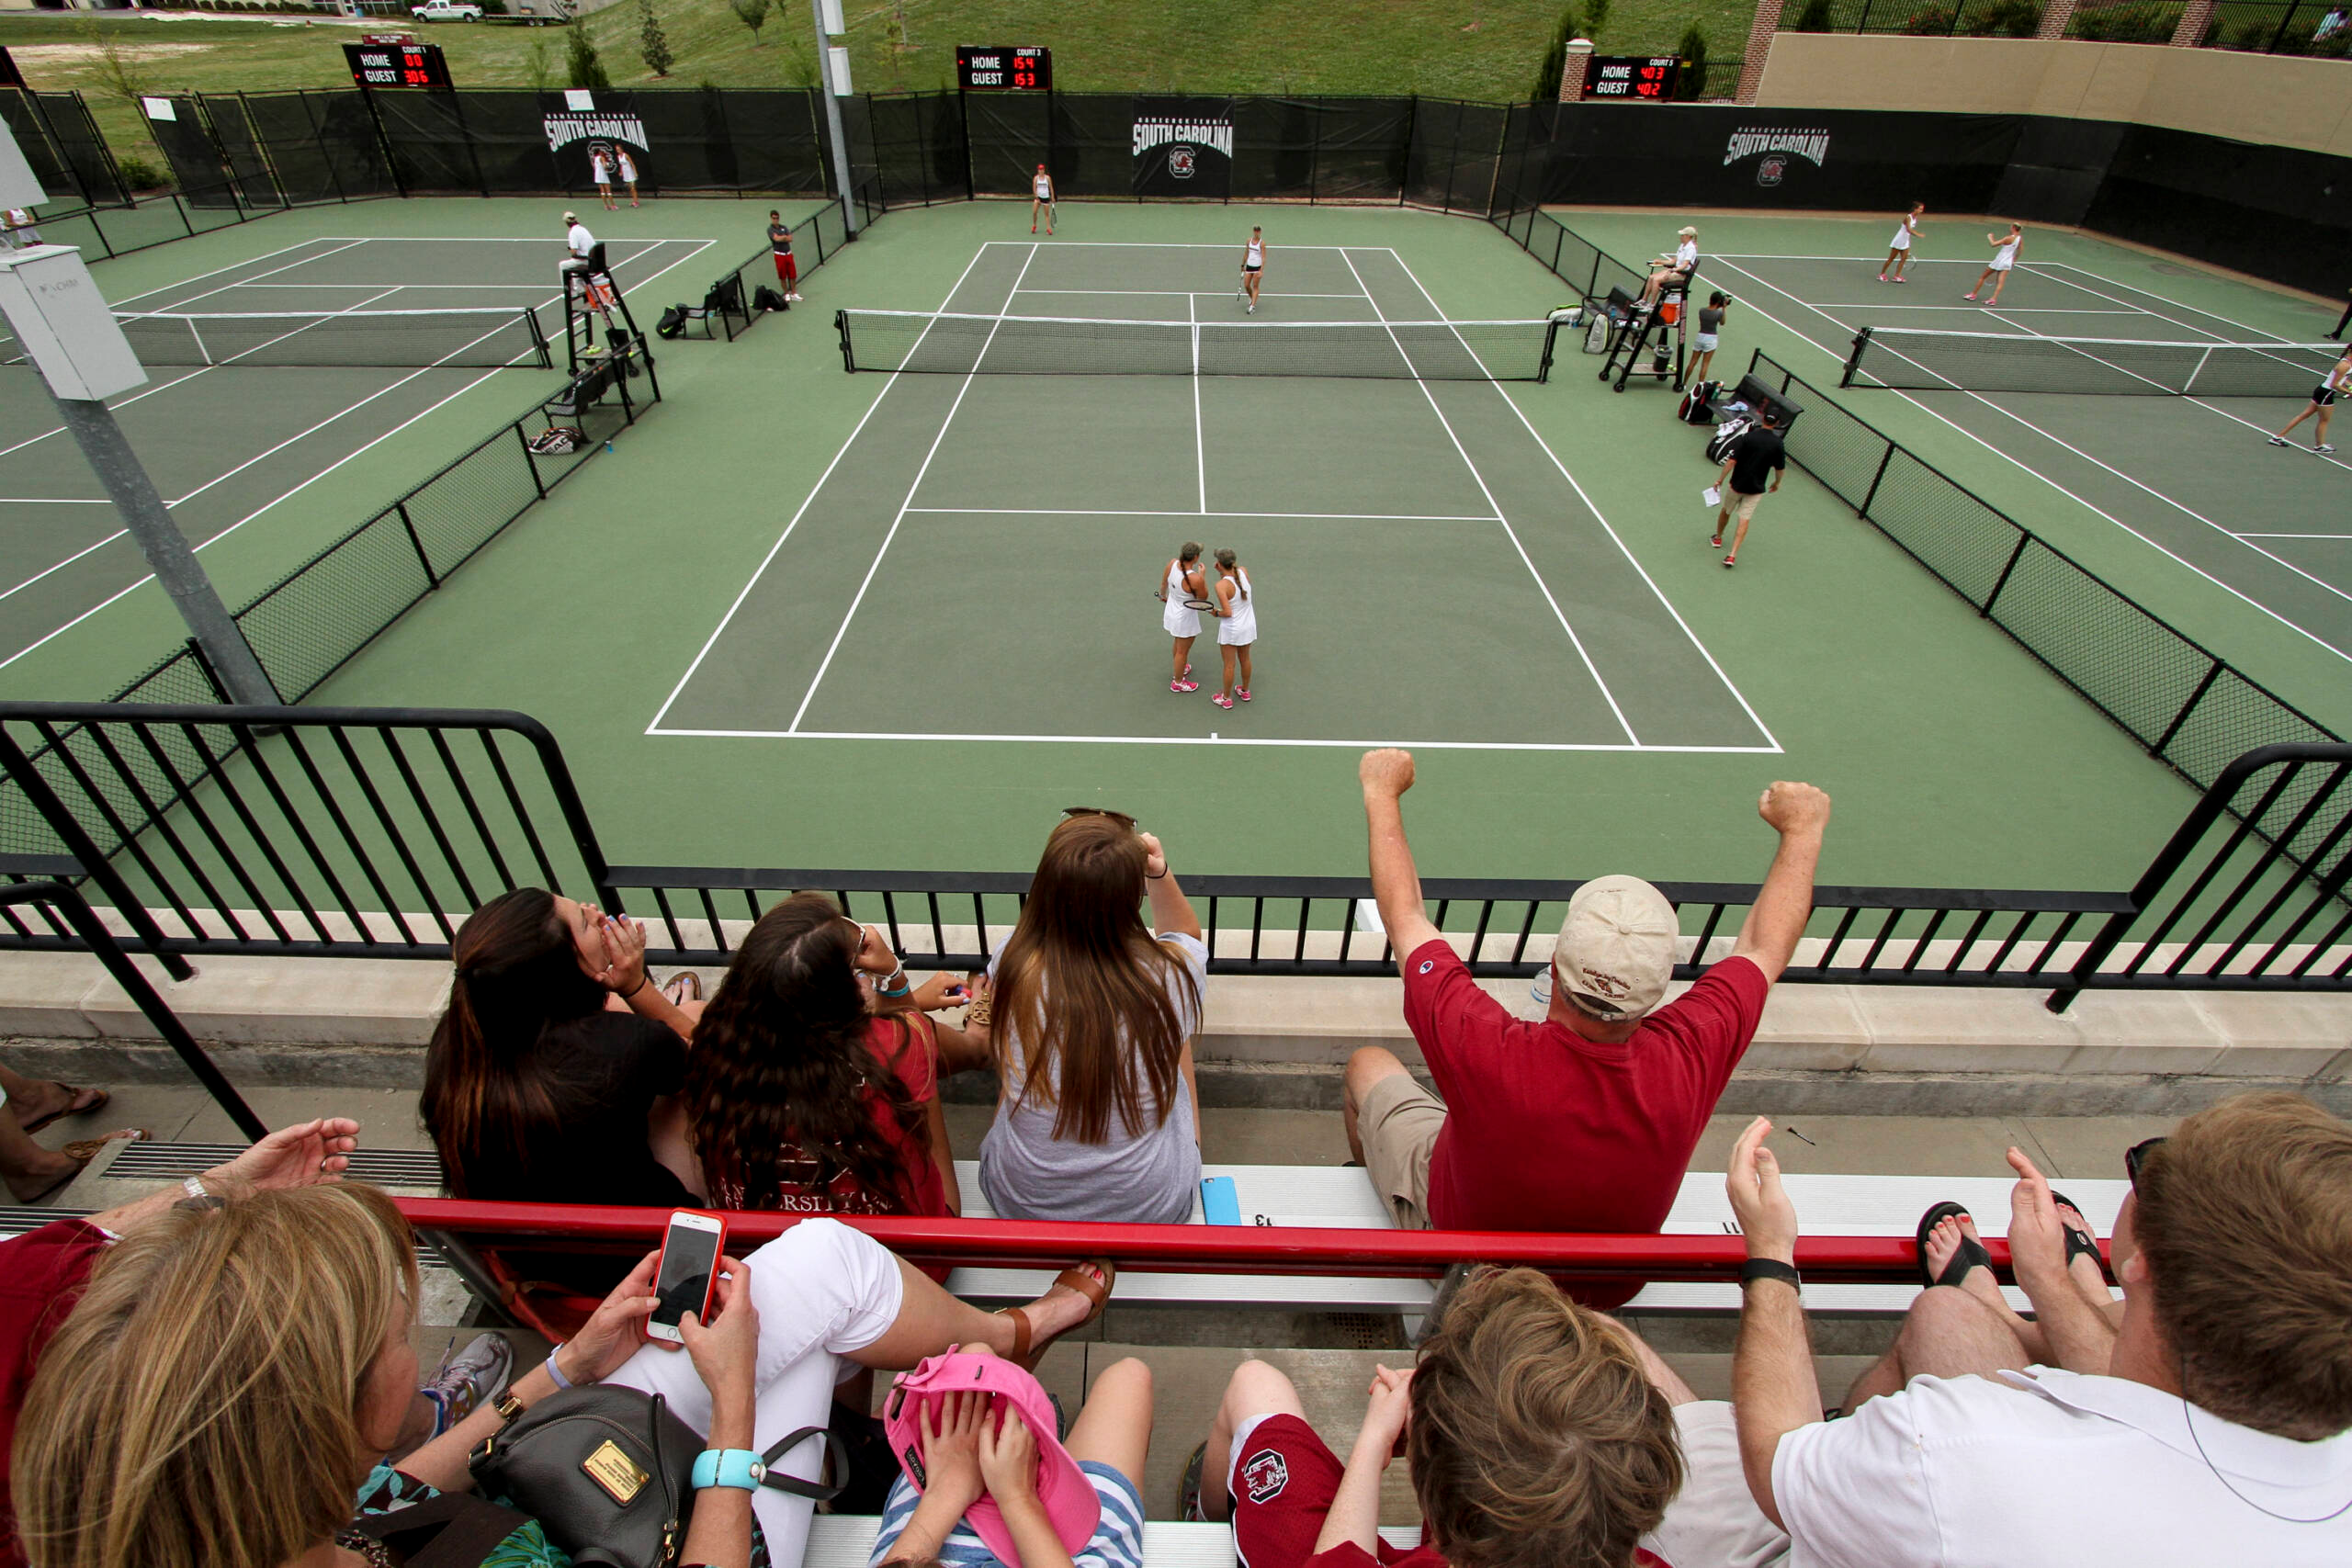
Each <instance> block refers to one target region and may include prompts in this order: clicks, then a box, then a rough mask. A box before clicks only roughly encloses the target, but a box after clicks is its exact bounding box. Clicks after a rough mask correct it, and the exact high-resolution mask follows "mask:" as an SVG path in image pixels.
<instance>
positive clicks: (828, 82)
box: [809, 0, 857, 240]
mask: <svg viewBox="0 0 2352 1568" xmlns="http://www.w3.org/2000/svg"><path fill="white" fill-rule="evenodd" d="M809 15H810V16H812V17H815V18H816V22H817V78H818V95H819V96H820V97H822V98H823V99H824V100H825V129H826V130H828V131H829V132H831V135H832V139H833V178H834V180H835V182H836V183H838V184H839V185H840V186H841V190H842V230H843V231H844V232H846V233H847V234H848V235H849V237H850V238H851V239H853V240H854V239H856V238H857V200H856V198H855V197H854V195H853V194H852V193H851V190H850V183H849V142H848V141H847V139H846V138H844V137H843V136H842V100H841V95H840V94H838V93H836V92H835V91H834V90H833V34H835V33H845V32H847V31H848V30H849V29H848V28H846V27H844V26H843V25H842V0H809ZM844 60H846V55H844Z"/></svg>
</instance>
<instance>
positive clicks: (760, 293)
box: [752, 283, 792, 310]
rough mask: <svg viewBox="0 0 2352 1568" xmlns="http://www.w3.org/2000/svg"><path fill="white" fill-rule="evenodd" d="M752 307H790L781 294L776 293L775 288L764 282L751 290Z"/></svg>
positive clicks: (755, 308) (767, 308)
mask: <svg viewBox="0 0 2352 1568" xmlns="http://www.w3.org/2000/svg"><path fill="white" fill-rule="evenodd" d="M791 309H792V307H791V306H790V305H788V304H786V302H785V298H784V296H783V295H781V294H778V293H777V292H776V291H775V289H773V288H769V287H768V286H767V285H766V284H764V283H763V284H761V285H760V286H759V287H758V288H754V289H752V310H791Z"/></svg>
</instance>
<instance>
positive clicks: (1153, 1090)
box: [967, 807, 1208, 1224]
mask: <svg viewBox="0 0 2352 1568" xmlns="http://www.w3.org/2000/svg"><path fill="white" fill-rule="evenodd" d="M1146 898H1148V899H1149V900H1150V903H1151V924H1150V925H1149V926H1148V927H1147V926H1146V925H1145V924H1144V922H1143V921H1142V920H1141V919H1138V918H1137V916H1136V905H1137V904H1139V903H1141V902H1143V901H1144V900H1145V899H1146ZM1207 975H1208V948H1207V947H1206V946H1205V945H1204V944H1203V942H1202V941H1201V922H1200V921H1199V919H1196V918H1195V917H1194V916H1193V906H1192V905H1191V903H1190V902H1188V901H1187V900H1186V899H1185V897H1184V893H1183V889H1182V888H1181V887H1179V886H1177V884H1176V874H1175V873H1173V872H1171V871H1170V870H1169V868H1168V858H1167V856H1166V855H1165V854H1164V853H1163V852H1161V850H1160V845H1159V840H1158V839H1155V838H1153V837H1152V836H1151V835H1150V834H1148V833H1144V832H1138V831H1137V830H1136V823H1135V818H1132V817H1127V816H1124V815H1122V814H1121V813H1119V812H1115V811H1103V810H1099V809H1096V808H1094V807H1073V808H1071V809H1070V810H1069V811H1068V812H1066V813H1065V814H1064V819H1063V821H1062V822H1061V823H1060V824H1059V825H1058V826H1057V827H1056V828H1055V829H1054V830H1053V833H1052V835H1051V836H1050V837H1048V838H1047V839H1046V852H1045V854H1044V856H1043V857H1042V858H1040V859H1039V861H1038V862H1037V874H1036V876H1035V879H1034V880H1033V881H1032V882H1031V883H1030V885H1029V897H1028V901H1027V902H1026V903H1025V904H1024V905H1023V907H1022V910H1021V921H1020V923H1019V924H1018V925H1017V926H1015V927H1014V928H1013V931H1012V936H1011V937H1010V938H1008V939H1007V940H1006V942H1005V944H1004V945H1003V947H1001V949H999V950H998V952H997V953H996V956H995V959H994V960H993V962H991V964H989V982H990V988H989V990H988V991H987V992H986V993H985V994H984V995H983V996H982V998H980V1000H981V1003H982V1006H981V1007H979V1008H976V1009H975V1011H976V1012H978V1013H981V1014H982V1015H983V1016H984V1017H985V1018H986V1020H987V1021H986V1022H985V1023H984V1024H982V1025H981V1028H982V1029H983V1030H984V1031H986V1036H985V1037H986V1038H987V1040H988V1041H989V1044H990V1045H991V1048H992V1049H993V1050H994V1052H995V1055H996V1060H997V1067H998V1073H999V1075H1000V1077H999V1088H998V1095H997V1110H996V1121H995V1122H994V1124H993V1125H991V1126H990V1127H989V1132H988V1136H987V1138H986V1139H985V1140H984V1141H983V1142H982V1143H981V1145H980V1190H982V1191H983V1192H985V1193H986V1194H987V1195H988V1200H989V1203H990V1204H991V1205H992V1206H993V1207H994V1208H995V1210H996V1212H997V1213H999V1214H1001V1215H1004V1216H1007V1217H1009V1218H1013V1219H1027V1220H1128V1221H1134V1222H1136V1223H1138V1224H1182V1223H1183V1222H1184V1221H1185V1220H1186V1219H1188V1218H1189V1217H1190V1216H1191V1214H1192V1211H1193V1201H1194V1195H1195V1193H1196V1192H1197V1190H1198V1189H1199V1187H1200V1181H1201V1135H1200V1102H1199V1098H1198V1093H1199V1091H1198V1089H1196V1088H1195V1086H1194V1083H1193V1039H1192V1037H1193V1033H1194V1032H1196V1031H1197V1030H1198V1029H1199V1028H1200V1023H1201V994H1202V987H1203V985H1204V982H1205V980H1206V978H1207ZM968 1027H970V1026H969V1025H968V1024H967V1028H968Z"/></svg>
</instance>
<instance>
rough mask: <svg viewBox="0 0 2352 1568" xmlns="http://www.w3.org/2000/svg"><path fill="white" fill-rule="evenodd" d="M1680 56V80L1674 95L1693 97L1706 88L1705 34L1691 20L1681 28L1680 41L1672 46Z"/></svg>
mask: <svg viewBox="0 0 2352 1568" xmlns="http://www.w3.org/2000/svg"><path fill="white" fill-rule="evenodd" d="M1674 52H1675V53H1677V54H1679V55H1680V56H1681V57H1682V81H1681V84H1680V85H1679V87H1678V88H1677V90H1676V93H1675V96H1677V97H1681V98H1695V97H1697V96H1699V95H1701V94H1702V93H1703V92H1705V91H1706V90H1707V34H1706V31H1705V29H1704V28H1701V27H1700V26H1699V24H1698V23H1696V22H1693V23H1691V25H1690V26H1689V27H1687V28H1683V29H1682V41H1681V42H1679V43H1678V44H1676V45H1675V46H1674Z"/></svg>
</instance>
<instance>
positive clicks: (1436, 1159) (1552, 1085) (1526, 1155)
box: [1342, 750, 1829, 1310]
mask: <svg viewBox="0 0 2352 1568" xmlns="http://www.w3.org/2000/svg"><path fill="white" fill-rule="evenodd" d="M1359 776H1360V778H1361V780H1362V783H1363V803H1364V813H1365V817H1366V819H1367V821H1368V823H1369V825H1370V829H1371V840H1372V886H1373V892H1374V895H1375V897H1377V898H1378V899H1379V902H1380V918H1381V920H1382V922H1383V923H1384V924H1385V925H1386V927H1387V928H1388V937H1389V941H1390V942H1392V943H1393V944H1394V945H1395V949H1396V953H1397V964H1398V966H1399V967H1400V968H1401V969H1402V970H1403V971H1404V976H1405V1021H1406V1023H1407V1025H1408V1027H1410V1028H1411V1030H1412V1032H1413V1039H1414V1040H1415V1042H1416V1043H1419V1046H1420V1048H1421V1055H1422V1057H1423V1059H1424V1060H1425V1061H1427V1062H1428V1064H1429V1068H1430V1075H1431V1076H1432V1077H1435V1078H1436V1080H1437V1087H1438V1092H1439V1094H1442V1095H1443V1096H1444V1098H1443V1099H1442V1100H1440V1099H1439V1098H1438V1096H1437V1095H1433V1094H1431V1093H1430V1092H1429V1090H1427V1089H1423V1088H1422V1087H1421V1086H1420V1085H1419V1083H1418V1082H1417V1081H1416V1080H1415V1079H1414V1078H1413V1077H1412V1075H1411V1073H1410V1072H1409V1071H1408V1070H1407V1068H1406V1066H1405V1064H1404V1063H1403V1062H1402V1061H1400V1060H1399V1059H1398V1058H1397V1056H1396V1055H1395V1054H1394V1053H1392V1052H1389V1051H1385V1050H1383V1049H1381V1048H1380V1047H1379V1046H1376V1045H1368V1046H1365V1047H1364V1048H1363V1049H1362V1050H1360V1051H1358V1052H1357V1053H1356V1054H1355V1055H1354V1056H1352V1057H1351V1058H1350V1060H1349V1062H1348V1073H1347V1082H1346V1085H1345V1087H1344V1091H1343V1099H1342V1107H1343V1111H1344V1113H1345V1116H1346V1119H1347V1131H1348V1145H1349V1147H1350V1148H1351V1150H1353V1151H1354V1153H1355V1156H1356V1158H1357V1159H1359V1160H1361V1161H1362V1162H1363V1165H1364V1166H1365V1168H1366V1170H1365V1174H1366V1175H1368V1176H1369V1177H1371V1179H1372V1182H1373V1186H1374V1188H1375V1189H1376V1190H1378V1191H1379V1193H1380V1196H1381V1199H1382V1201H1384V1202H1385V1203H1386V1204H1387V1205H1388V1209H1389V1213H1391V1215H1392V1216H1393V1217H1394V1218H1395V1220H1396V1222H1397V1224H1399V1225H1402V1226H1406V1227H1408V1228H1409V1227H1422V1228H1434V1229H1438V1230H1496V1231H1614V1232H1631V1233H1636V1234H1654V1233H1655V1232H1656V1231H1657V1228H1658V1226H1659V1225H1661V1224H1664V1223H1665V1221H1666V1216H1667V1213H1668V1210H1670V1209H1672V1208H1673V1206H1674V1199H1675V1195H1676V1194H1677V1193H1678V1192H1679V1190H1681V1185H1682V1175H1683V1172H1684V1171H1685V1170H1686V1169H1687V1168H1689V1166H1690V1164H1691V1150H1692V1149H1694V1148H1696V1147H1697V1146H1698V1143H1699V1135H1700V1134H1702V1133H1703V1132H1704V1131H1705V1130H1706V1126H1707V1118H1708V1116H1709V1115H1710V1114H1712V1113H1713V1111H1714V1108H1715V1101H1716V1100H1717V1099H1718V1098H1720V1097H1721V1095H1722V1094H1723V1090H1724V1084H1725V1083H1726V1082H1728V1081H1729V1080H1730V1078H1731V1075H1732V1069H1733V1068H1735V1067H1736V1066H1738V1065H1739V1058H1740V1056H1741V1055H1743V1054H1744V1053H1745V1052H1746V1051H1747V1043H1748V1042H1749V1041H1750V1040H1752V1039H1754V1038H1755V1035H1756V1027H1757V1024H1758V1021H1760V1019H1761V1018H1762V1016H1763V1011H1764V997H1765V993H1766V992H1768V991H1769V990H1770V988H1771V986H1772V983H1773V982H1774V981H1775V980H1777V979H1779V978H1780V976H1781V970H1782V969H1783V968H1785V967H1786V966H1787V965H1788V962H1789V959H1790V957H1791V955H1792V954H1793V953H1795V951H1796V945H1797V939H1798V938H1799V937H1800V936H1802V935H1803V934H1804V924H1805V919H1806V917H1807V916H1809V915H1810V914H1811V913H1812V912H1813V874H1814V866H1815V863H1816V862H1818V860H1819V859H1820V856H1821V840H1822V835H1823V833H1824V832H1825V830H1826V829H1827V827H1828V824H1829V797H1828V796H1827V795H1824V794H1823V793H1822V792H1821V791H1819V790H1817V789H1815V788H1814V787H1813V786H1812V785H1811V784H1774V785H1772V786H1771V788H1770V789H1768V790H1766V791H1765V792H1764V795H1763V797H1762V798H1761V799H1760V800H1758V803H1757V813H1758V816H1760V817H1762V818H1764V821H1765V823H1766V824H1767V825H1768V826H1770V828H1771V829H1773V830H1774V831H1776V832H1777V833H1779V834H1780V837H1781V844H1780V850H1779V852H1778V853H1776V854H1775V855H1774V856H1773V858H1772V866H1771V869H1770V871H1769V872H1767V873H1766V874H1765V877H1764V886H1763V888H1762V890H1761V891H1759V892H1758V895H1757V897H1756V902H1755V904H1754V905H1753V906H1752V907H1750V908H1749V910H1748V914H1747V921H1746V923H1744V924H1743V925H1742V926H1741V927H1740V931H1739V939H1738V941H1737V942H1736V943H1735V944H1734V945H1733V947H1732V951H1731V954H1730V956H1729V957H1727V958H1725V959H1724V960H1723V961H1722V962H1721V963H1719V964H1715V965H1714V967H1713V968H1712V969H1709V970H1708V971H1707V972H1706V974H1705V975H1703V976H1701V977H1700V979H1699V981H1698V983H1697V984H1696V985H1694V986H1692V987H1691V988H1690V990H1689V991H1688V992H1686V993H1685V994H1684V995H1682V996H1681V997H1679V998H1677V999H1675V1000H1674V1001H1671V1002H1668V1001H1667V999H1666V992H1667V986H1668V982H1669V981H1670V980H1671V979H1672V978H1673V975H1674V961H1675V955H1676V942H1677V939H1678V936H1679V921H1678V920H1677V919H1676V916H1675V911H1674V907H1673V905H1671V904H1670V903H1668V901H1667V898H1666V896H1665V895H1664V894H1662V893H1660V892H1659V891H1658V890H1657V888H1655V887H1653V886H1650V885H1649V884H1648V883H1646V882H1644V881H1642V880H1640V879H1639V878H1637V877H1632V876H1604V877H1601V878H1599V879H1598V880H1596V881H1592V882H1589V883H1587V884H1585V885H1584V886H1582V887H1580V888H1578V889H1577V894H1576V897H1574V898H1573V899H1571V900H1570V901H1569V904H1568V914H1567V919H1566V920H1565V921H1564V922H1563V923H1562V925H1561V927H1560V937H1559V941H1558V942H1557V943H1556V944H1555V947H1554V948H1553V952H1552V964H1551V970H1550V972H1549V974H1548V975H1547V976H1544V979H1545V980H1548V982H1549V984H1548V986H1547V985H1544V984H1543V983H1542V982H1539V987H1540V991H1539V994H1540V995H1541V996H1542V997H1543V998H1544V1002H1545V1004H1546V1009H1545V1012H1544V1017H1543V1018H1542V1019H1541V1020H1540V1021H1534V1022H1530V1021H1527V1020H1525V1019H1521V1018H1518V1017H1515V1016H1513V1015H1512V1013H1511V1012H1510V1010H1508V1009H1506V1008H1505V1007H1504V1006H1503V1004H1502V1003H1500V1002H1498V1001H1497V1000H1496V999H1495V998H1493V997H1491V996H1489V995H1487V992H1486V990H1485V989H1484V988H1483V987H1480V986H1479V984H1478V982H1477V981H1476V980H1475V979H1473V978H1472V977H1471V975H1470V971H1469V969H1468V967H1467V966H1466V965H1465V964H1464V963H1463V961H1462V959H1461V957H1460V955H1459V954H1457V953H1455V952H1454V950H1453V944H1452V943H1451V942H1448V941H1447V940H1446V939H1445V938H1444V937H1443V936H1442V935H1440V934H1439V931H1438V929H1437V927H1436V926H1434V925H1433V924H1431V923H1430V919H1429V916H1428V913H1427V911H1426V908H1425V906H1424V904H1423V902H1422V899H1421V881H1420V875H1419V873H1418V872H1417V871H1415V869H1414V867H1413V851H1412V847H1411V846H1410V845H1409V844H1408V843H1407V842H1406V840H1405V818H1404V808H1403V806H1402V804H1401V802H1402V798H1403V796H1404V794H1405V792H1406V791H1407V790H1408V789H1410V788H1411V787H1412V784H1413V758H1412V755H1411V753H1409V752H1406V751H1396V750H1383V751H1371V752H1367V753H1365V755H1364V759H1363V764H1362V766H1361V768H1360V769H1359ZM1637 1288H1638V1287H1637V1286H1625V1287H1615V1288H1612V1289H1611V1290H1600V1289H1589V1288H1588V1289H1583V1290H1580V1291H1579V1292H1577V1295H1578V1299H1579V1300H1581V1301H1583V1302H1584V1303H1586V1304H1587V1305H1589V1306H1595V1307H1600V1308H1602V1309H1604V1310H1605V1309H1607V1308H1609V1307H1612V1306H1616V1305H1619V1304H1621V1303H1623V1302H1624V1301H1625V1300H1626V1299H1628V1298H1629V1297H1630V1296H1632V1294H1633V1293H1634V1290H1635V1289H1637Z"/></svg>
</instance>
